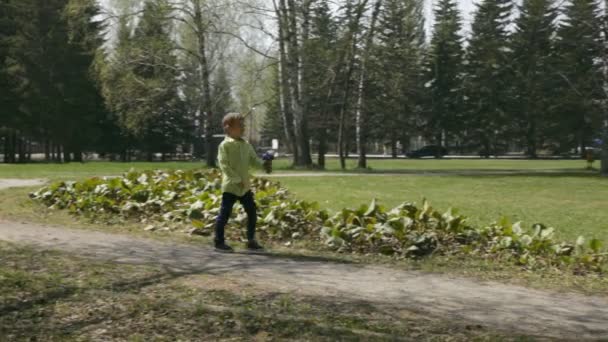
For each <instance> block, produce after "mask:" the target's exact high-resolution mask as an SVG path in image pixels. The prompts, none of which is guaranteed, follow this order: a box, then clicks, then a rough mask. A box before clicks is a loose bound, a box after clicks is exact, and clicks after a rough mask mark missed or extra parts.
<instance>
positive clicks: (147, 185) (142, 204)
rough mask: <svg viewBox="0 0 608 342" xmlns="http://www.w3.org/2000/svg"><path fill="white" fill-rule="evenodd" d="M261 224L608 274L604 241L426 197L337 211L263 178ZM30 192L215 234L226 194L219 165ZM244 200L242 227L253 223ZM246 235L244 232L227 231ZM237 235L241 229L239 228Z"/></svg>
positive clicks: (75, 209)
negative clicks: (474, 216)
mask: <svg viewBox="0 0 608 342" xmlns="http://www.w3.org/2000/svg"><path fill="white" fill-rule="evenodd" d="M252 186H253V190H254V192H255V194H256V202H257V204H258V215H259V218H260V220H259V225H258V231H259V234H260V235H262V238H264V239H268V240H273V241H277V242H284V243H285V244H287V245H289V244H290V243H291V242H293V241H297V240H307V241H312V242H315V243H319V244H322V245H324V246H326V247H329V248H331V249H334V250H337V251H343V252H353V253H366V254H375V253H378V254H386V255H392V256H394V257H397V258H421V257H427V256H433V255H455V256H464V255H472V256H476V257H481V258H484V259H500V260H503V261H504V260H507V261H509V262H513V263H516V264H519V265H521V266H523V267H526V268H546V267H551V268H558V269H572V270H574V271H575V272H577V273H579V274H585V273H589V272H592V273H602V272H603V271H604V270H605V268H606V266H607V264H608V260H607V253H605V252H603V250H602V243H601V242H600V241H599V240H597V239H592V240H590V241H585V239H584V238H583V237H579V238H578V239H577V241H576V242H574V243H566V242H557V241H556V240H555V239H554V236H553V235H554V231H553V228H550V227H547V226H545V225H543V224H540V223H539V224H534V225H532V227H531V229H525V228H524V227H522V226H521V224H520V223H519V222H516V223H511V222H509V221H508V220H507V219H501V220H499V221H497V222H494V223H492V224H490V225H487V226H484V227H474V226H472V225H469V224H468V223H467V219H466V217H464V216H462V215H460V214H458V213H457V212H456V211H454V210H451V209H450V210H448V211H446V212H440V211H437V210H436V209H434V208H433V207H432V206H431V205H430V204H429V203H428V202H427V201H423V203H422V205H421V206H416V205H415V204H413V203H404V204H402V205H400V206H397V207H395V208H392V209H387V208H385V207H384V206H382V205H379V204H378V203H377V202H376V200H373V201H372V202H371V203H370V204H369V205H362V206H361V207H360V208H358V209H343V210H342V211H340V212H338V213H335V214H334V215H330V214H329V213H328V212H327V211H326V210H322V209H321V208H320V207H319V204H318V203H315V202H307V201H300V200H297V199H295V198H294V197H293V196H292V195H291V194H290V193H289V192H288V191H287V190H286V189H284V188H282V187H281V186H280V184H279V183H276V182H272V181H269V180H267V179H263V178H256V179H254V181H253V183H252ZM30 196H31V198H33V199H34V200H36V201H39V202H41V203H43V204H44V205H46V206H48V207H50V208H56V209H67V210H69V211H70V212H72V213H74V214H79V215H88V216H92V217H94V218H96V219H104V220H106V221H110V220H113V221H116V218H119V219H120V220H138V221H141V222H145V223H146V229H148V230H155V229H163V230H176V231H185V232H188V233H191V234H201V235H209V234H211V233H212V231H213V226H214V223H215V218H216V216H217V214H218V211H219V207H220V201H221V175H220V174H219V172H217V171H179V170H178V171H171V172H168V171H145V172H135V171H130V172H128V173H126V174H124V175H123V176H121V177H115V178H91V179H88V180H85V181H82V182H56V183H53V184H51V185H49V186H46V187H44V188H42V189H40V190H38V191H36V192H34V193H32V194H30ZM246 220H247V216H246V215H245V213H244V211H243V210H242V208H239V209H238V210H236V211H235V213H234V217H233V220H232V224H233V225H237V226H239V225H240V226H241V227H243V226H244V222H245V221H246ZM228 231H229V232H233V234H234V232H236V234H237V235H241V234H242V229H241V230H234V229H233V230H228ZM233 237H238V236H233Z"/></svg>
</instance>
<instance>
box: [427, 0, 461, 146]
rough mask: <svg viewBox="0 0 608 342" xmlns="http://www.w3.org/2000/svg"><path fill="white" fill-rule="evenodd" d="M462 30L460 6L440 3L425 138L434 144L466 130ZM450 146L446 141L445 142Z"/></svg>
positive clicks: (449, 0) (451, 0)
mask: <svg viewBox="0 0 608 342" xmlns="http://www.w3.org/2000/svg"><path fill="white" fill-rule="evenodd" d="M461 29H462V23H461V17H460V13H459V11H458V4H457V2H456V1H454V0H440V1H439V3H438V4H437V7H436V8H435V24H434V26H433V38H432V39H431V46H430V49H429V54H428V56H427V60H426V80H425V81H426V82H425V88H427V91H428V93H427V98H428V101H429V103H428V104H427V106H428V117H427V118H426V120H425V121H426V127H425V132H426V135H427V136H429V137H431V139H432V140H433V141H435V144H437V145H439V146H441V145H443V143H444V141H443V136H445V137H446V140H447V139H449V138H452V137H453V138H454V139H456V138H457V137H459V136H460V135H461V132H462V131H463V130H464V128H465V127H464V126H463V122H464V118H463V113H462V110H463V108H462V96H463V94H462V68H463V65H462V60H463V53H464V52H463V48H462V36H461V35H460V31H461ZM446 145H447V141H446Z"/></svg>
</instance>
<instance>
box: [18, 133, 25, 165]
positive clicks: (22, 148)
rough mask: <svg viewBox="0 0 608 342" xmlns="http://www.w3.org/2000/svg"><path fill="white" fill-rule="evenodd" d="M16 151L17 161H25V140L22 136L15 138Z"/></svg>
mask: <svg viewBox="0 0 608 342" xmlns="http://www.w3.org/2000/svg"><path fill="white" fill-rule="evenodd" d="M17 153H18V154H19V161H18V162H19V163H25V140H24V139H23V138H22V137H19V138H18V139H17Z"/></svg>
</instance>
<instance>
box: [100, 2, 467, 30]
mask: <svg viewBox="0 0 608 342" xmlns="http://www.w3.org/2000/svg"><path fill="white" fill-rule="evenodd" d="M98 1H99V3H100V4H101V5H102V7H104V8H108V7H109V6H110V5H111V4H112V3H113V2H116V0H98ZM436 2H437V0H424V7H425V11H424V12H425V17H426V25H427V31H428V33H429V34H430V28H431V26H432V23H433V12H432V8H433V7H434V5H435V3H436ZM475 2H476V0H458V4H459V7H460V11H461V14H462V19H463V24H464V25H463V30H464V32H465V33H467V32H468V30H469V27H470V23H471V20H472V18H473V11H474V10H475V5H474V3H475Z"/></svg>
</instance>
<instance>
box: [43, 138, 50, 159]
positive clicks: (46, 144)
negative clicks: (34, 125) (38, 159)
mask: <svg viewBox="0 0 608 342" xmlns="http://www.w3.org/2000/svg"><path fill="white" fill-rule="evenodd" d="M50 144H51V141H50V140H49V139H48V138H47V139H45V141H44V161H45V162H47V163H48V162H50V161H51V149H50V147H51V146H50Z"/></svg>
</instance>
